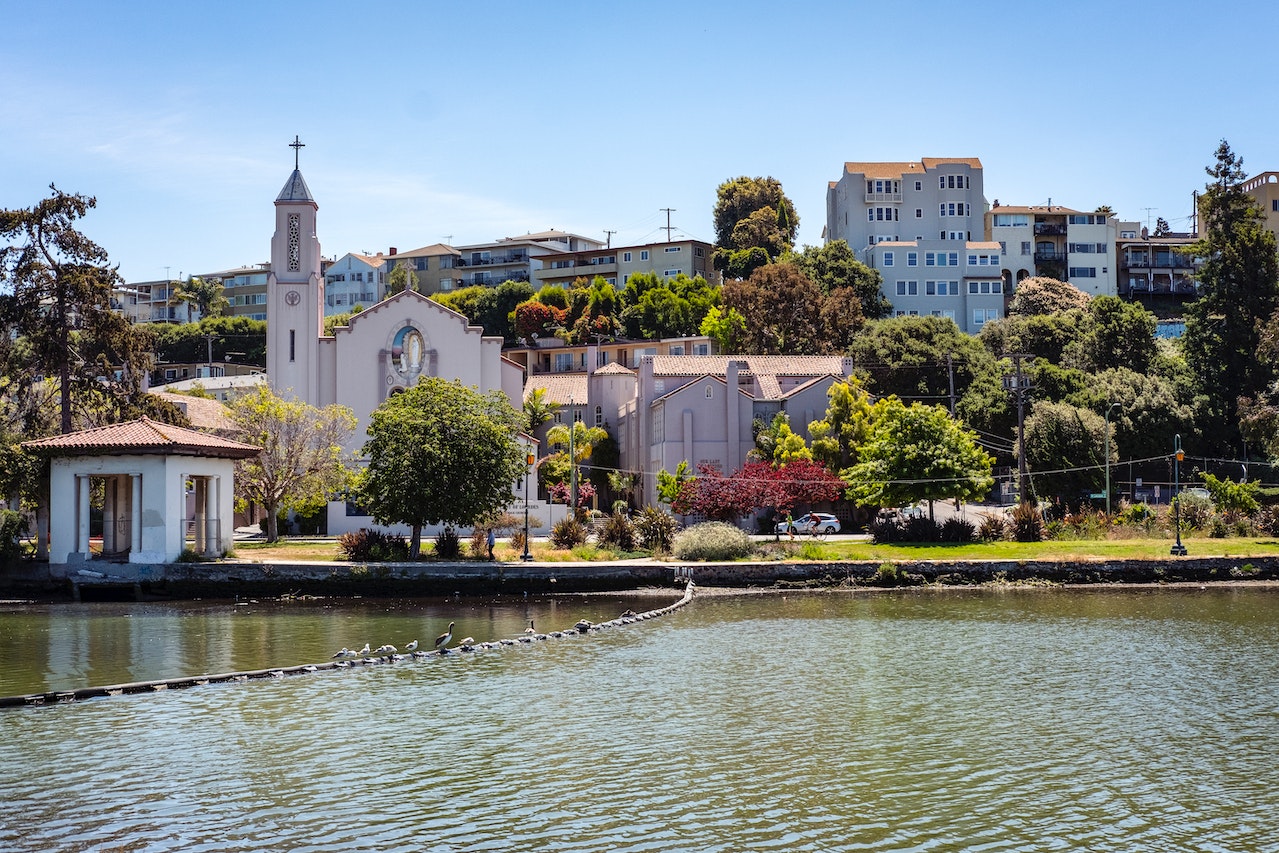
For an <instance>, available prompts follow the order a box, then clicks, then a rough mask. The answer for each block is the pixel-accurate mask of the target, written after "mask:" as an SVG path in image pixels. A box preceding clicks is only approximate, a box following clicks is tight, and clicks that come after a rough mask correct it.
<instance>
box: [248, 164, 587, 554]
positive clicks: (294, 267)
mask: <svg viewBox="0 0 1279 853" xmlns="http://www.w3.org/2000/svg"><path fill="white" fill-rule="evenodd" d="M318 210H319V205H318V204H316V202H315V199H314V198H313V197H312V195H311V191H310V189H309V188H308V187H307V185H306V181H305V180H303V178H302V173H301V171H300V170H299V169H298V168H297V167H296V164H295V168H294V170H293V173H292V174H291V175H290V176H289V179H288V181H287V182H286V183H285V185H284V189H283V190H281V191H280V194H279V196H277V197H276V200H275V235H274V236H273V237H272V239H271V273H270V277H269V278H268V281H267V377H268V380H269V382H270V384H271V387H272V389H273V390H274V391H275V392H276V393H277V394H279V395H280V396H282V397H286V398H294V399H298V400H301V401H303V402H306V403H308V404H310V405H312V406H316V407H323V406H328V405H332V404H335V403H336V404H340V405H343V406H346V407H348V408H349V409H351V411H352V412H353V413H354V414H355V416H356V418H357V419H358V421H359V425H358V426H357V427H356V430H355V432H354V433H353V434H352V436H351V439H350V441H349V442H348V446H347V447H346V450H347V451H348V452H349V453H351V454H358V453H359V451H360V448H361V447H362V446H363V445H364V443H365V441H366V440H367V430H368V426H369V423H370V422H371V419H372V413H373V411H374V410H375V409H376V408H377V407H378V406H379V405H381V404H382V402H383V401H384V400H386V399H387V397H389V396H390V395H392V394H394V393H397V392H398V391H402V390H404V389H406V388H409V387H411V386H413V385H415V384H417V381H418V380H419V379H420V378H422V377H427V376H439V377H443V378H445V379H449V380H459V381H461V382H462V384H464V385H467V386H470V387H473V388H475V389H477V390H478V391H480V392H482V393H484V392H489V391H501V392H502V393H504V394H505V395H506V397H507V398H508V399H509V400H510V402H511V405H512V406H514V407H515V408H516V409H517V410H518V409H519V408H520V407H521V398H522V395H523V384H524V371H523V368H522V367H521V366H520V365H519V364H516V363H515V362H513V361H511V360H509V359H506V358H504V357H503V356H502V339H501V337H494V336H487V335H485V334H484V330H483V329H482V328H480V327H479V326H473V325H471V324H470V322H469V321H468V320H467V318H466V317H464V316H463V315H461V314H458V313H457V312H455V311H452V310H451V309H448V308H446V307H444V306H443V305H441V304H439V303H438V302H434V301H432V300H430V299H428V298H427V297H425V296H423V295H422V294H420V293H417V292H415V291H408V290H406V291H403V292H401V293H398V294H396V295H394V296H391V297H388V298H387V299H385V300H383V301H381V302H379V303H377V304H376V305H373V306H372V307H370V308H368V309H366V310H365V311H363V312H361V313H360V314H357V315H355V316H354V317H352V318H351V320H350V324H349V325H347V326H340V327H338V328H337V329H335V330H334V333H333V335H332V336H326V335H325V334H324V305H325V301H324V299H325V296H324V286H325V282H324V275H323V274H322V272H321V255H320V241H319V237H318V232H317V212H318ZM522 440H523V441H524V443H525V444H526V445H527V447H528V448H529V450H530V451H531V452H533V453H536V442H535V441H534V440H533V439H532V438H531V437H527V436H525V437H523V439H522ZM532 476H533V477H535V476H536V471H534V473H533V475H532ZM528 485H529V487H530V489H529V493H530V494H532V495H536V494H537V488H536V480H533V482H531V483H529V484H528ZM523 486H524V484H523V483H520V484H518V486H517V492H518V494H516V495H513V496H512V497H513V501H516V500H518V501H522V499H523V494H524V491H523ZM523 509H524V507H523V503H522V502H521V503H519V505H518V506H517V507H516V506H513V507H512V510H513V511H518V512H519V513H522V512H523ZM560 509H561V513H560V514H562V508H560ZM536 511H537V514H538V517H537V520H538V521H539V522H542V523H543V524H542V528H541V529H538V528H539V525H531V526H532V527H533V528H534V529H535V532H539V533H541V532H545V529H549V525H550V523H551V522H552V521H553V519H552V518H551V512H552V508H551V507H549V506H546V505H542V506H540V507H537V508H536ZM361 512H362V511H361V510H359V508H358V507H355V506H353V505H351V504H348V503H346V502H342V501H333V502H331V503H330V504H329V511H328V531H329V533H330V534H331V535H337V534H341V533H345V532H348V531H352V530H358V529H360V528H363V527H373V526H375V525H374V524H373V520H372V518H370V517H369V516H367V515H363V514H361ZM394 532H398V531H394ZM434 532H435V531H424V533H426V534H430V533H434Z"/></svg>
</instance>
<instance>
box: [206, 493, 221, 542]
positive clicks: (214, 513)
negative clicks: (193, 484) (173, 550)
mask: <svg viewBox="0 0 1279 853" xmlns="http://www.w3.org/2000/svg"><path fill="white" fill-rule="evenodd" d="M203 479H204V555H205V556H206V557H216V556H218V552H219V551H220V550H221V549H220V548H219V545H220V540H219V537H218V523H219V522H220V521H221V519H219V518H218V499H217V498H218V478H217V477H204V478H203Z"/></svg>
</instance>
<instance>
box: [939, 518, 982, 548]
mask: <svg viewBox="0 0 1279 853" xmlns="http://www.w3.org/2000/svg"><path fill="white" fill-rule="evenodd" d="M975 538H977V528H976V526H974V525H973V523H972V522H971V521H968V520H966V519H963V518H954V517H952V518H948V519H946V520H945V521H944V522H943V523H942V526H941V541H943V542H960V543H965V542H972V541H973V540H974V539H975Z"/></svg>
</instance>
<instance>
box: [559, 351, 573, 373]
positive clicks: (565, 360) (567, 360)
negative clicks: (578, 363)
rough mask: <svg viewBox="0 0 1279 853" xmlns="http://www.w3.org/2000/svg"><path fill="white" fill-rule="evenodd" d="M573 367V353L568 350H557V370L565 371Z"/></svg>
mask: <svg viewBox="0 0 1279 853" xmlns="http://www.w3.org/2000/svg"><path fill="white" fill-rule="evenodd" d="M572 369H573V354H572V353H567V352H557V353H556V354H555V372H556V373H563V372H565V371H567V370H572Z"/></svg>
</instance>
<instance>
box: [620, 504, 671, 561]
mask: <svg viewBox="0 0 1279 853" xmlns="http://www.w3.org/2000/svg"><path fill="white" fill-rule="evenodd" d="M631 523H632V524H633V525H634V526H635V535H636V537H637V538H638V539H639V542H638V543H637V544H638V545H639V546H640V547H641V548H643V549H644V550H646V551H652V552H653V553H654V554H669V553H670V551H671V546H672V545H673V544H674V542H675V534H676V532H678V531H679V522H678V521H676V519H675V516H673V515H671V514H670V513H668V512H663V511H662V510H660V509H658V508H657V507H655V506H646V507H644V508H643V509H642V510H640V511H639V512H638V513H637V514H636V516H635V518H634V519H632V521H631Z"/></svg>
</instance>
